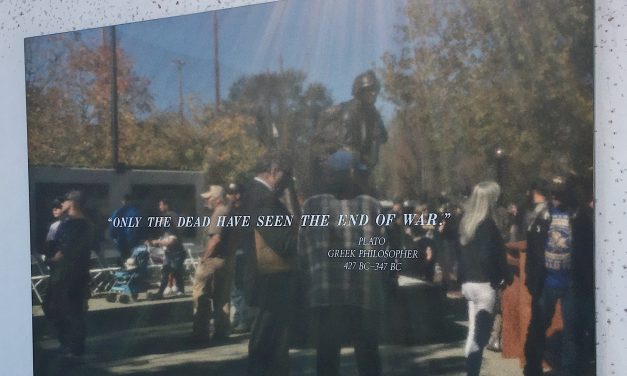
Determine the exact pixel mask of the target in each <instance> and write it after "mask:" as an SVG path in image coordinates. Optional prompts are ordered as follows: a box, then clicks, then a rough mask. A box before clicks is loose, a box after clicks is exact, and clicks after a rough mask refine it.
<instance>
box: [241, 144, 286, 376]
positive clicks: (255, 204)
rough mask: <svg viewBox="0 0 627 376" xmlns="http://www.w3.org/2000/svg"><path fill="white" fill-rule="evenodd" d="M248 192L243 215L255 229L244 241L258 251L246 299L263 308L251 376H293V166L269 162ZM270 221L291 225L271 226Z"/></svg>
mask: <svg viewBox="0 0 627 376" xmlns="http://www.w3.org/2000/svg"><path fill="white" fill-rule="evenodd" d="M255 174H256V176H255V178H254V180H253V182H252V183H251V185H250V187H249V188H248V189H247V190H245V192H246V193H245V197H244V210H245V211H246V212H247V214H249V215H251V223H252V228H250V229H249V231H248V232H247V234H246V236H245V238H246V241H248V242H250V244H254V247H249V248H248V249H251V250H253V252H251V254H250V255H249V260H248V262H247V266H248V270H247V277H246V282H247V283H246V295H247V297H246V299H247V301H248V302H250V305H251V306H253V307H257V308H258V313H257V316H256V318H255V321H254V322H253V326H252V330H251V335H250V342H249V345H248V375H251V376H252V375H255V376H257V375H259V376H261V375H281V376H283V375H289V355H288V350H289V348H288V326H289V319H290V316H291V313H292V308H293V306H294V300H295V299H294V297H295V294H294V293H295V287H296V274H295V272H294V269H295V268H294V263H295V255H296V239H297V222H298V221H297V219H296V218H294V217H293V216H291V214H290V212H289V211H288V209H287V208H286V206H285V205H284V204H283V203H282V202H281V201H280V200H279V195H280V194H282V193H283V192H284V190H285V188H286V187H287V186H288V185H289V184H290V182H291V181H292V166H291V163H290V160H289V159H288V158H285V157H282V156H280V155H267V156H264V157H263V158H262V159H261V160H260V162H259V163H258V165H257V166H256V169H255ZM268 216H281V217H271V218H284V219H285V218H292V221H291V223H289V221H285V222H287V223H283V224H280V225H276V224H277V223H274V224H275V225H272V226H269V225H266V223H260V222H264V219H268V218H269V217H268Z"/></svg>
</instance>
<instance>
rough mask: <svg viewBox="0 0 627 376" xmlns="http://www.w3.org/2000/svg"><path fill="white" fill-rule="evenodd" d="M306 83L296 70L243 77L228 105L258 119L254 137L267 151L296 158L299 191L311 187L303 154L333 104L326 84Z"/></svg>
mask: <svg viewBox="0 0 627 376" xmlns="http://www.w3.org/2000/svg"><path fill="white" fill-rule="evenodd" d="M305 80H306V75H305V74H304V73H303V72H300V71H295V70H286V71H281V72H278V73H276V72H267V73H260V74H256V75H252V76H243V77H241V78H240V79H239V80H237V81H236V82H235V83H234V84H233V85H232V86H231V88H230V90H229V97H228V102H227V103H226V105H225V106H226V108H227V109H230V111H232V112H236V113H243V114H246V115H248V116H251V117H253V118H254V119H255V128H254V129H255V132H254V133H253V135H254V137H255V138H256V139H257V140H258V141H259V143H260V144H261V145H262V146H263V147H264V148H265V149H277V150H281V151H283V152H285V153H288V154H289V155H292V156H293V159H294V163H295V165H296V166H297V168H296V169H295V178H296V181H297V186H298V189H299V191H300V192H305V191H306V190H307V187H309V186H311V184H310V182H311V177H310V176H309V170H308V169H307V168H305V166H306V165H307V160H306V159H307V157H308V153H306V152H304V151H306V150H308V148H309V141H310V138H311V136H312V134H313V130H314V127H315V126H316V124H317V122H318V119H319V117H320V114H321V113H322V111H324V109H325V108H327V107H328V106H330V105H331V103H332V100H331V96H330V95H329V92H328V90H327V89H326V87H325V86H324V85H322V84H320V83H311V84H305Z"/></svg>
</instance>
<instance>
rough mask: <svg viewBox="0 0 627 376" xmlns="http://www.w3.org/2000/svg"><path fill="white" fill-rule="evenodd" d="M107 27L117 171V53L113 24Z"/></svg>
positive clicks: (117, 166)
mask: <svg viewBox="0 0 627 376" xmlns="http://www.w3.org/2000/svg"><path fill="white" fill-rule="evenodd" d="M109 29H110V30H111V33H110V34H111V43H110V48H111V76H110V77H111V149H112V150H111V156H112V161H111V163H112V164H113V169H114V170H116V171H117V170H118V168H119V165H120V159H119V155H118V151H119V135H118V54H117V40H116V36H115V26H110V28H109Z"/></svg>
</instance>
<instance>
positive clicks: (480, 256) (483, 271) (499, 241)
mask: <svg viewBox="0 0 627 376" xmlns="http://www.w3.org/2000/svg"><path fill="white" fill-rule="evenodd" d="M459 266H460V271H459V273H460V280H461V282H462V283H464V282H479V283H482V282H489V283H490V284H491V285H492V287H493V288H495V289H496V288H497V287H499V285H500V284H501V282H502V281H505V282H506V283H507V284H511V283H512V278H513V277H512V274H511V272H510V270H509V268H508V267H507V256H506V253H505V245H504V244H503V238H502V237H501V233H500V231H499V229H498V228H497V226H496V223H495V222H494V220H493V219H492V218H487V219H485V220H483V222H481V223H480V224H479V225H478V226H477V229H476V230H475V236H474V237H473V238H472V239H471V240H470V242H469V243H468V244H466V245H463V246H462V250H461V257H460V265H459Z"/></svg>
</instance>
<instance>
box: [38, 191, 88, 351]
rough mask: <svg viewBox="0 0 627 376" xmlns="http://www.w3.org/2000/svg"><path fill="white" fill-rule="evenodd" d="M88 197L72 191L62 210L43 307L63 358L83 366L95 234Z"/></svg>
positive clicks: (66, 196) (64, 199) (62, 205)
mask: <svg viewBox="0 0 627 376" xmlns="http://www.w3.org/2000/svg"><path fill="white" fill-rule="evenodd" d="M84 204H85V196H84V194H83V193H82V192H81V191H78V190H72V191H69V192H68V193H67V194H66V195H65V196H64V198H63V203H62V204H61V210H62V212H63V213H64V215H65V216H66V217H65V218H64V219H63V221H61V224H60V225H59V229H58V231H57V239H58V242H57V249H56V250H55V251H54V256H53V257H52V258H51V261H52V263H53V264H54V267H53V268H51V273H50V278H49V283H48V290H47V293H46V298H45V300H44V303H43V308H44V312H45V314H46V317H47V318H49V319H50V320H51V321H52V323H53V325H54V326H55V327H56V329H57V333H59V341H60V342H61V348H62V349H63V352H64V353H63V356H64V357H65V358H66V359H67V360H69V361H76V362H81V361H82V356H83V353H84V351H85V316H86V312H87V300H88V299H89V280H90V276H89V260H90V254H91V250H92V248H93V239H94V236H93V234H94V232H93V226H92V224H91V222H90V221H89V220H88V219H87V218H86V217H85V215H84V213H83V207H84Z"/></svg>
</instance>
